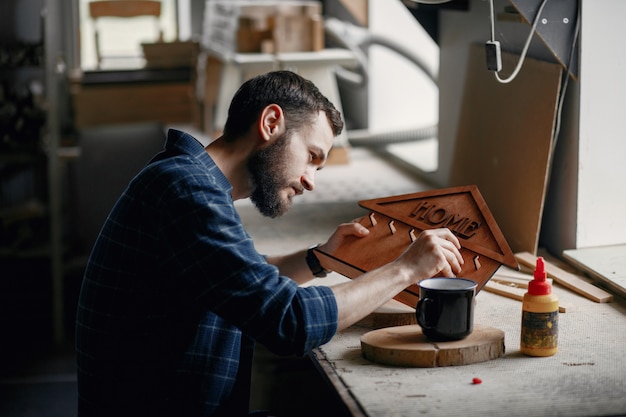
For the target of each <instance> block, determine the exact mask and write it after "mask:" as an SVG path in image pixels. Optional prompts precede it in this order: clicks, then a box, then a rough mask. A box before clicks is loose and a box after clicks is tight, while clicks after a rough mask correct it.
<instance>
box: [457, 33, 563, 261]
mask: <svg viewBox="0 0 626 417" xmlns="http://www.w3.org/2000/svg"><path fill="white" fill-rule="evenodd" d="M517 60H518V56H514V55H511V54H503V68H506V69H512V68H514V67H515V64H516V63H517ZM503 76H505V74H503ZM560 83H561V67H560V66H559V65H557V64H552V63H548V62H543V61H538V60H534V59H530V58H526V61H525V62H524V66H523V67H522V70H521V71H520V73H519V74H518V76H517V78H516V79H515V80H514V81H512V82H511V83H509V84H501V83H499V82H498V81H497V80H496V79H495V77H494V75H493V73H492V72H490V71H488V70H487V69H486V64H485V51H484V46H483V45H474V46H472V47H471V49H470V54H469V62H468V66H467V74H466V79H465V90H464V94H463V103H462V108H461V115H460V121H459V129H458V133H457V138H456V146H455V153H454V158H453V164H452V168H451V175H450V182H451V185H463V184H476V185H478V187H479V188H480V191H481V193H482V195H483V197H484V198H485V200H486V201H487V204H488V205H489V208H490V209H491V212H492V213H493V215H494V217H495V219H496V221H497V222H498V225H499V226H500V228H501V229H502V233H504V236H505V237H506V239H507V241H508V242H509V245H510V246H511V249H512V250H513V252H522V251H526V252H530V253H533V254H535V253H537V247H538V242H539V231H540V227H541V218H542V214H543V207H544V202H545V193H546V188H547V184H548V175H549V171H550V165H551V156H550V155H551V149H552V143H553V131H554V127H555V116H556V108H557V99H558V95H559V91H560Z"/></svg>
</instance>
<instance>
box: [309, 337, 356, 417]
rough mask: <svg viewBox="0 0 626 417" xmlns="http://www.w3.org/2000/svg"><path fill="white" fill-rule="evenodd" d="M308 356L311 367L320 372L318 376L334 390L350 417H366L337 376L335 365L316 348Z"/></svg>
mask: <svg viewBox="0 0 626 417" xmlns="http://www.w3.org/2000/svg"><path fill="white" fill-rule="evenodd" d="M308 355H309V358H310V359H311V362H312V363H313V365H314V366H315V367H316V368H318V370H319V371H320V375H322V377H325V378H324V379H325V381H326V382H327V383H328V384H329V385H331V386H332V388H334V390H335V393H336V394H337V396H338V397H339V399H340V400H341V402H343V404H344V405H345V406H346V408H347V409H348V412H349V413H350V415H351V416H352V417H367V414H366V413H365V411H364V410H363V408H362V407H361V405H360V404H359V402H358V400H357V399H356V398H355V397H354V394H352V392H351V391H350V389H349V388H348V387H347V386H346V385H345V384H344V383H343V380H342V379H341V377H340V376H339V375H338V374H337V369H336V368H335V364H334V363H331V361H329V360H328V358H327V357H326V355H325V354H324V352H323V351H322V350H321V349H320V348H317V349H313V350H312V351H311V352H309V354H308Z"/></svg>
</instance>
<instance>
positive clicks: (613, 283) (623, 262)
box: [563, 245, 626, 297]
mask: <svg viewBox="0 0 626 417" xmlns="http://www.w3.org/2000/svg"><path fill="white" fill-rule="evenodd" d="M563 257H564V258H565V260H567V261H568V262H570V263H571V264H572V265H574V266H576V267H577V268H578V269H580V270H582V271H585V272H587V273H588V274H589V275H590V276H591V277H592V278H593V279H594V280H596V281H598V282H600V283H601V284H602V285H604V286H606V287H607V288H609V289H611V290H612V291H615V293H617V294H619V295H621V296H622V297H626V245H614V246H602V247H593V248H582V249H570V250H565V251H563Z"/></svg>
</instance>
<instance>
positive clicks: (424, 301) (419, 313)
mask: <svg viewBox="0 0 626 417" xmlns="http://www.w3.org/2000/svg"><path fill="white" fill-rule="evenodd" d="M433 303H434V300H433V299H431V298H428V297H426V298H420V300H419V301H418V302H417V306H415V310H416V319H417V324H419V325H420V327H421V328H422V329H432V328H434V326H433V325H431V324H429V323H428V322H427V321H426V312H425V311H426V309H427V308H428V306H429V305H432V304H433Z"/></svg>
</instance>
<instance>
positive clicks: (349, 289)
mask: <svg viewBox="0 0 626 417" xmlns="http://www.w3.org/2000/svg"><path fill="white" fill-rule="evenodd" d="M368 234H369V230H368V229H367V228H366V227H365V226H363V225H361V224H360V223H357V222H353V223H344V224H341V225H339V227H338V228H337V230H336V231H335V233H333V235H332V236H331V237H330V238H329V239H328V242H326V243H324V244H323V245H321V246H320V247H321V249H322V250H324V251H325V252H328V253H332V252H333V251H335V250H336V249H337V248H338V247H339V246H341V244H342V243H343V241H344V240H345V238H346V237H347V236H358V237H364V236H367V235H368ZM460 249H461V245H460V243H459V241H458V239H457V238H456V236H454V234H452V232H450V230H448V229H434V230H425V231H423V232H421V233H420V234H419V235H418V237H417V239H416V240H415V242H413V243H412V244H411V245H410V246H409V247H408V248H407V250H406V251H405V252H404V253H403V254H402V255H400V256H399V257H398V258H397V259H396V260H395V261H393V262H390V263H388V264H387V265H384V266H382V267H380V268H378V269H375V270H373V271H369V272H367V273H365V274H363V275H361V276H359V277H357V278H355V279H352V280H350V281H347V282H345V283H342V284H338V285H335V286H332V287H331V288H332V290H333V292H334V293H335V298H336V300H337V306H338V309H339V318H338V330H343V329H345V328H346V327H349V326H351V325H352V324H354V323H356V322H357V321H359V320H361V319H362V318H363V317H365V316H367V315H368V314H370V313H371V312H372V311H374V310H375V309H377V308H378V307H380V306H381V305H383V304H384V303H386V302H387V301H389V300H390V299H392V298H393V297H395V296H396V295H397V294H399V293H400V292H401V291H402V290H404V289H405V288H407V287H408V286H410V285H412V284H416V283H418V282H419V281H421V280H422V279H426V278H431V277H434V276H436V275H438V274H440V273H441V274H443V275H444V276H447V277H454V276H456V273H458V272H460V271H461V265H462V264H463V257H462V256H461V253H460V252H459V250H460ZM268 262H270V263H271V264H273V265H276V266H277V267H278V268H279V269H280V272H281V275H285V276H288V277H291V278H292V279H293V280H295V281H296V282H298V284H302V283H305V282H307V281H310V280H311V279H313V278H314V277H313V274H312V273H311V270H310V269H309V267H308V265H307V263H306V250H301V251H298V252H296V253H292V254H290V255H285V256H274V257H268Z"/></svg>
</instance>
